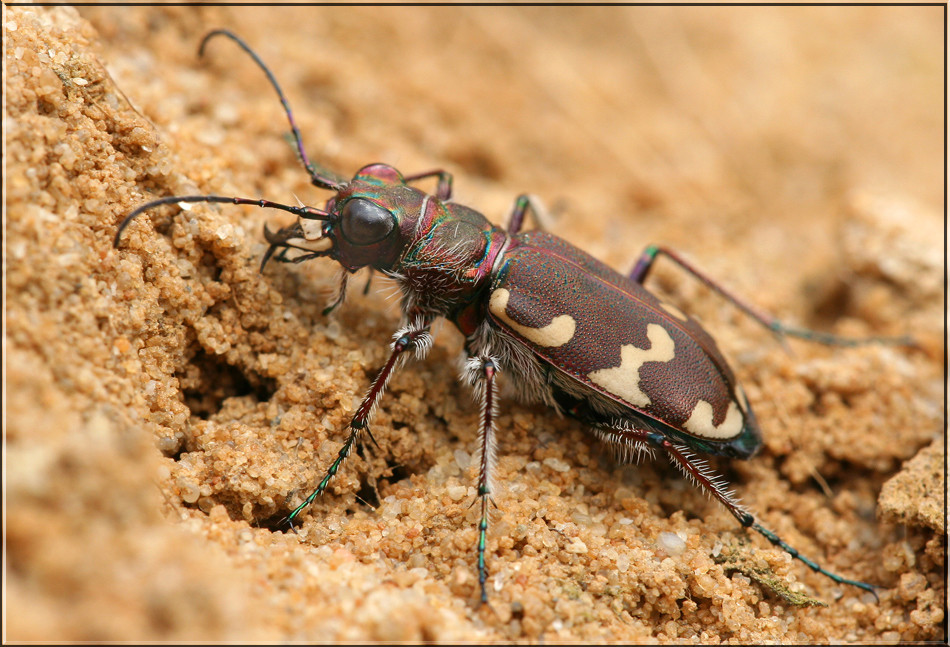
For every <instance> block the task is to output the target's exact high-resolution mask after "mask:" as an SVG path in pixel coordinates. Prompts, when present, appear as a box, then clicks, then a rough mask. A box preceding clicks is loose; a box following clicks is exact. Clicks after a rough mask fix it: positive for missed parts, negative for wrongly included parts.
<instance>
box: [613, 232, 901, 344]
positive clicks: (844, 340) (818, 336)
mask: <svg viewBox="0 0 950 647" xmlns="http://www.w3.org/2000/svg"><path fill="white" fill-rule="evenodd" d="M661 254H662V255H663V256H666V257H667V258H668V259H670V260H671V261H673V262H674V263H676V264H677V265H679V266H680V268H682V269H684V270H686V271H687V272H688V273H689V274H692V275H693V276H694V277H695V278H697V279H699V281H700V282H702V283H703V285H705V286H706V287H708V288H709V289H711V290H713V291H714V292H716V293H718V294H719V295H720V296H721V297H723V298H724V299H725V300H726V301H729V302H731V303H732V304H733V305H735V306H736V307H737V308H739V309H740V310H741V311H742V312H744V313H746V314H747V315H748V316H750V317H751V318H752V319H754V320H755V321H757V322H758V323H759V324H761V325H762V326H764V327H765V328H767V329H769V330H770V331H772V333H773V334H774V335H775V336H776V337H778V338H779V339H780V340H781V339H783V338H784V337H786V336H787V337H797V338H799V339H805V340H808V341H813V342H816V343H819V344H827V345H829V346H860V345H863V344H896V345H899V346H916V342H914V340H913V339H912V338H911V337H909V336H907V335H902V336H900V337H865V338H855V337H841V336H839V335H832V334H830V333H826V332H821V331H818V330H809V329H807V328H792V327H789V326H786V325H785V324H783V323H782V322H781V321H779V320H778V319H776V318H775V317H773V316H772V315H770V314H768V313H767V312H763V311H762V310H759V309H758V308H756V307H755V306H753V305H751V304H750V303H748V302H747V301H746V300H745V299H742V298H740V297H738V296H737V295H735V294H734V293H733V292H731V291H730V290H727V289H726V288H725V287H723V286H722V285H720V284H719V283H717V282H716V281H714V280H712V279H711V278H710V277H709V276H707V275H706V274H705V273H704V272H702V271H700V270H699V269H698V268H696V267H695V266H694V265H693V264H692V263H690V262H689V261H687V260H686V259H685V258H683V257H682V256H680V255H679V254H678V253H677V252H675V251H673V250H671V249H668V248H666V247H658V246H656V245H650V246H649V247H647V248H646V249H645V250H643V254H641V255H640V259H639V260H638V261H637V264H636V265H635V266H634V267H633V269H632V270H631V271H630V274H629V275H628V276H629V277H630V278H631V279H633V280H634V281H636V282H637V283H640V284H641V285H642V284H643V282H644V281H645V280H646V278H647V275H648V274H649V273H650V269H651V268H652V267H653V262H654V261H655V260H656V259H657V257H658V256H660V255H661Z"/></svg>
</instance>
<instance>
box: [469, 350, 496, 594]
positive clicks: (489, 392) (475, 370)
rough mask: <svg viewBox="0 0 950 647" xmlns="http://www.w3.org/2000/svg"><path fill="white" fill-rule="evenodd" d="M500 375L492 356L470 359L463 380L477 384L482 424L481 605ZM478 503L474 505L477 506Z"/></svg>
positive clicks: (480, 441) (479, 493)
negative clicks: (496, 383)
mask: <svg viewBox="0 0 950 647" xmlns="http://www.w3.org/2000/svg"><path fill="white" fill-rule="evenodd" d="M497 373H498V365H497V362H496V361H495V360H494V359H492V358H491V357H470V358H469V359H468V361H467V362H466V364H465V370H464V374H463V379H464V380H465V381H466V382H468V383H469V384H471V385H473V386H474V385H475V384H476V383H478V385H479V391H478V393H479V399H480V401H481V416H480V418H481V424H480V429H479V433H478V439H479V444H480V445H481V461H480V463H479V467H478V497H479V498H478V499H477V500H478V501H480V502H481V507H482V515H481V519H480V520H479V522H478V586H479V588H480V590H481V601H480V604H485V603H486V602H488V593H487V591H486V590H485V583H486V581H487V580H488V568H487V567H486V566H485V545H486V540H487V537H488V504H489V502H491V470H492V467H493V466H494V463H495V416H496V415H498V408H497V406H496V404H495V403H496V398H497V393H496V391H497V387H496V386H495V376H496V375H497ZM474 503H475V501H473V502H472V504H473V505H474Z"/></svg>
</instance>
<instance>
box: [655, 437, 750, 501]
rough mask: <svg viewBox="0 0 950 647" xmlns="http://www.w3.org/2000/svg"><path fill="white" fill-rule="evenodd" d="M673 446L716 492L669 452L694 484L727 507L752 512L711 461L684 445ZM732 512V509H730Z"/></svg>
mask: <svg viewBox="0 0 950 647" xmlns="http://www.w3.org/2000/svg"><path fill="white" fill-rule="evenodd" d="M673 447H674V448H675V449H676V451H678V452H679V453H680V454H681V455H682V457H683V459H684V460H685V461H686V463H688V464H689V465H691V466H692V467H693V469H695V470H696V471H697V472H699V474H700V476H702V478H704V479H705V480H706V482H707V483H708V484H709V486H710V487H712V488H713V489H714V490H715V492H710V491H709V488H707V487H706V486H705V484H703V483H701V482H700V481H699V480H698V479H697V478H696V475H695V474H693V473H692V472H690V471H689V468H687V467H686V465H685V464H683V463H682V462H681V461H679V460H677V459H676V457H675V456H674V455H673V454H670V453H669V452H667V456H669V458H670V460H671V461H672V462H673V464H674V465H676V466H677V467H678V468H679V470H680V471H681V472H682V473H683V474H685V475H686V477H687V478H688V479H689V480H690V482H692V484H693V485H694V486H696V487H698V488H699V489H701V490H702V491H703V492H705V493H706V495H707V496H714V495H715V496H717V497H718V498H719V500H720V502H721V503H722V504H723V505H726V506H727V507H728V506H730V505H731V506H733V507H734V508H735V509H736V510H738V511H740V512H745V513H747V514H750V513H749V511H748V510H747V509H746V508H745V506H743V505H742V503H741V502H740V499H739V497H737V496H736V495H735V493H733V492H732V490H730V489H729V485H730V484H729V482H728V481H726V480H725V479H724V478H723V477H722V476H720V475H718V474H716V473H715V472H713V471H712V469H711V468H710V467H709V463H708V462H707V461H706V460H705V459H702V458H696V457H695V455H694V454H693V453H692V452H691V451H690V450H689V449H688V448H687V447H686V446H684V445H673ZM730 512H732V511H731V510H730ZM732 514H733V515H735V513H734V512H732Z"/></svg>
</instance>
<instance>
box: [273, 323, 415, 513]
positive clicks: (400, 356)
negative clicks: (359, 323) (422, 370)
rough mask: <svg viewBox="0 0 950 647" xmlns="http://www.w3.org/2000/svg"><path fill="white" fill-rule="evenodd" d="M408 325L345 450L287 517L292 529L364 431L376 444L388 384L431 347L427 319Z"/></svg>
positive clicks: (396, 338) (364, 403) (365, 402)
mask: <svg viewBox="0 0 950 647" xmlns="http://www.w3.org/2000/svg"><path fill="white" fill-rule="evenodd" d="M409 321H410V322H409V324H408V325H407V326H405V327H403V328H400V329H399V330H398V331H396V334H395V335H393V340H394V341H393V343H392V353H390V355H389V359H388V360H387V361H386V364H385V365H384V366H383V368H382V369H380V371H379V374H377V375H376V379H375V380H373V384H372V385H371V386H370V387H369V392H368V393H367V394H366V397H364V398H363V401H362V402H361V403H360V406H359V407H358V408H357V409H356V413H355V414H353V419H352V420H351V421H350V434H349V436H347V438H346V442H344V443H343V447H341V448H340V452H339V453H338V454H337V457H336V460H334V461H333V464H332V465H330V469H328V470H327V473H326V475H325V476H324V477H323V480H321V481H320V483H319V485H317V488H316V489H315V490H314V491H313V492H312V493H311V494H310V496H308V497H307V498H306V499H305V500H304V502H303V503H301V504H300V505H299V506H297V507H296V508H295V509H294V511H293V512H291V513H290V514H289V515H287V523H288V524H290V527H291V528H293V527H294V526H293V522H294V519H296V518H297V516H298V515H299V514H300V513H301V512H302V511H303V510H304V508H306V507H307V506H309V505H310V504H311V503H313V501H314V500H315V499H316V498H317V497H318V496H320V495H321V494H323V492H324V491H325V490H326V489H327V485H328V484H329V483H330V479H332V478H333V477H334V476H335V475H336V473H337V472H338V471H339V469H340V465H342V464H343V461H344V460H346V457H347V456H349V455H350V451H352V449H353V445H354V444H355V443H356V441H357V440H358V439H359V437H360V435H361V434H362V433H363V432H364V431H365V432H366V435H368V436H369V437H370V439H371V440H372V441H373V443H375V442H376V439H375V438H373V434H372V432H370V430H369V419H370V418H371V417H372V415H373V412H374V411H375V409H376V405H377V404H378V403H379V399H380V398H381V397H382V395H383V392H384V391H385V390H386V385H387V384H388V383H389V379H390V378H391V377H392V374H393V372H394V371H395V370H396V368H397V366H398V365H399V364H401V363H402V361H403V360H405V357H406V356H405V355H404V353H405V352H406V351H409V350H413V349H414V350H415V352H416V357H417V358H418V359H422V358H423V357H425V354H426V353H427V352H428V350H429V348H430V347H431V346H432V334H431V333H430V332H429V326H430V325H431V321H430V320H429V319H428V318H425V317H414V318H410V320H409Z"/></svg>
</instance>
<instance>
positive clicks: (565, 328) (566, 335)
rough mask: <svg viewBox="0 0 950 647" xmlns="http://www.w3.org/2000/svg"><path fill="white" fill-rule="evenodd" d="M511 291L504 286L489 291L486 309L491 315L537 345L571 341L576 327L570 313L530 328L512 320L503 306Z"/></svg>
mask: <svg viewBox="0 0 950 647" xmlns="http://www.w3.org/2000/svg"><path fill="white" fill-rule="evenodd" d="M510 296H511V293H510V292H509V291H508V290H506V289H505V288H498V289H497V290H495V291H494V292H492V293H491V299H489V301H488V309H489V310H490V311H491V313H492V314H493V315H495V316H496V317H498V318H499V319H500V320H502V321H504V322H505V324H507V325H508V326H511V328H512V329H513V330H514V331H515V332H517V333H518V334H519V335H521V336H522V337H524V338H525V339H527V340H528V341H531V342H534V343H535V344H537V345H538V346H544V347H545V348H557V347H558V346H563V345H564V344H566V343H567V342H569V341H571V338H572V337H574V330H575V329H576V328H577V322H575V321H574V317H572V316H570V315H558V316H557V317H555V318H554V319H553V320H551V323H549V324H548V325H547V326H544V327H542V328H532V327H530V326H523V325H521V324H520V323H518V322H517V321H512V319H511V317H509V316H508V313H507V312H505V308H507V307H508V299H509V297H510Z"/></svg>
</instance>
